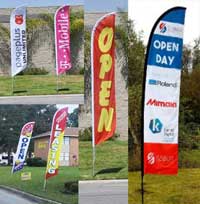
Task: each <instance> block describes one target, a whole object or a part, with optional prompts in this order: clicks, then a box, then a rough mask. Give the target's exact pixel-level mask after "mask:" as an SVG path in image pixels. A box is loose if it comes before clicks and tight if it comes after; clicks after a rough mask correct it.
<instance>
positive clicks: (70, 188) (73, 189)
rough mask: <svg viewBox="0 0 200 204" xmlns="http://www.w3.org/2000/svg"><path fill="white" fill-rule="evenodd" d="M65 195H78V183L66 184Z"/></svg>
mask: <svg viewBox="0 0 200 204" xmlns="http://www.w3.org/2000/svg"><path fill="white" fill-rule="evenodd" d="M64 189H65V190H64V193H70V194H71V193H78V182H77V181H70V182H66V183H65V184H64Z"/></svg>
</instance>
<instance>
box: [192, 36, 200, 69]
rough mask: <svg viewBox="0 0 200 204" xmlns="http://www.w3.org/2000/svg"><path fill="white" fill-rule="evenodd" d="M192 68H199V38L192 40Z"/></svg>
mask: <svg viewBox="0 0 200 204" xmlns="http://www.w3.org/2000/svg"><path fill="white" fill-rule="evenodd" d="M193 68H194V69H195V68H200V37H199V38H197V39H196V40H194V47H193Z"/></svg>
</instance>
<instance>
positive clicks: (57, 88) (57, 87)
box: [56, 75, 70, 94]
mask: <svg viewBox="0 0 200 204" xmlns="http://www.w3.org/2000/svg"><path fill="white" fill-rule="evenodd" d="M56 83H57V84H56V93H57V94H58V93H59V91H69V90H70V89H69V88H62V87H61V88H60V87H59V83H61V84H62V80H61V77H59V76H58V75H57V79H56Z"/></svg>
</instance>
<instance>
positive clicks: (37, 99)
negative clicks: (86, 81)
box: [0, 94, 84, 104]
mask: <svg viewBox="0 0 200 204" xmlns="http://www.w3.org/2000/svg"><path fill="white" fill-rule="evenodd" d="M83 103H84V95H83V94H68V95H46V96H9V97H0V104H83Z"/></svg>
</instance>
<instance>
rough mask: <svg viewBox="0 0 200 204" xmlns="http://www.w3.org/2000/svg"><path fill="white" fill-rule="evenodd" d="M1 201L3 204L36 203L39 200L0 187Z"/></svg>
mask: <svg viewBox="0 0 200 204" xmlns="http://www.w3.org/2000/svg"><path fill="white" fill-rule="evenodd" d="M0 203H1V204H18V203H19V204H36V203H37V202H34V201H30V200H28V199H26V198H24V197H22V196H21V195H17V194H14V193H11V192H9V191H6V190H3V189H0Z"/></svg>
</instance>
